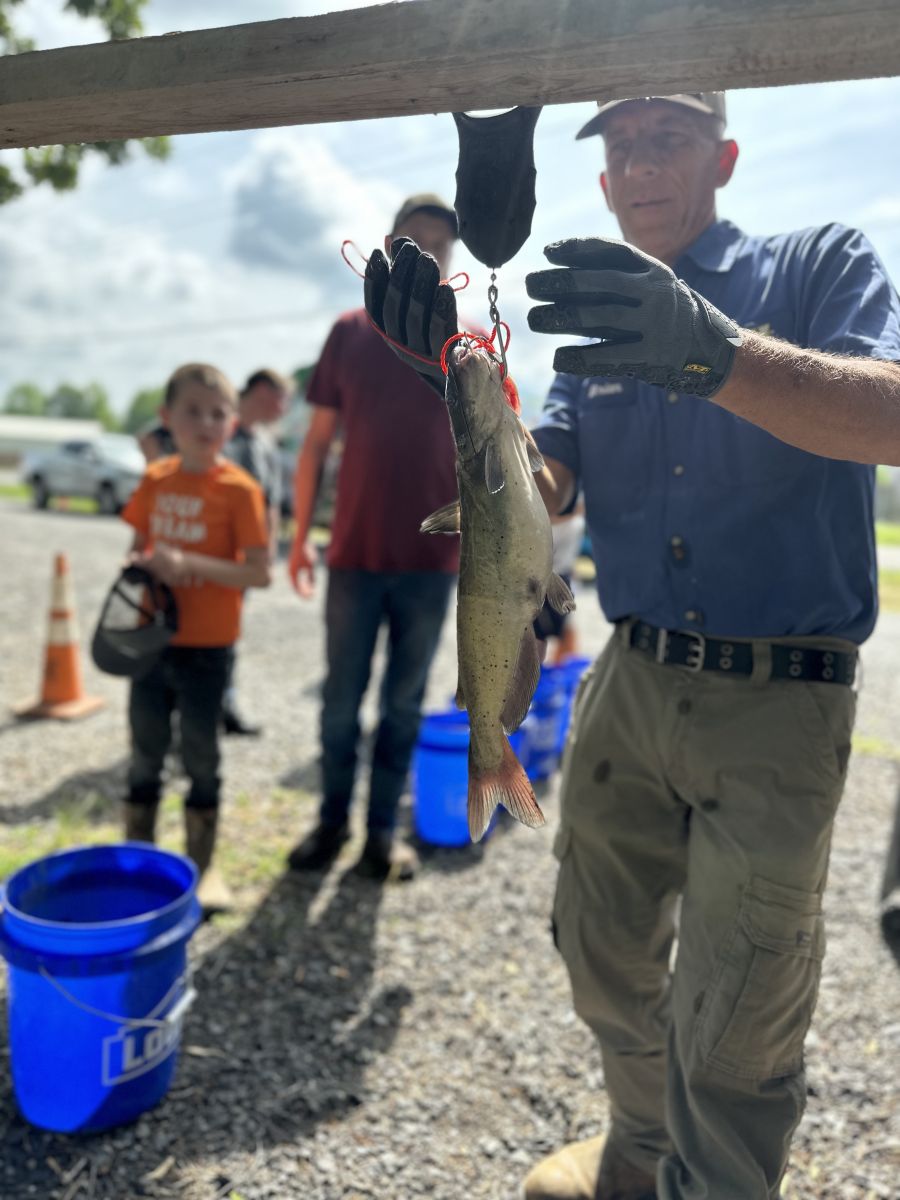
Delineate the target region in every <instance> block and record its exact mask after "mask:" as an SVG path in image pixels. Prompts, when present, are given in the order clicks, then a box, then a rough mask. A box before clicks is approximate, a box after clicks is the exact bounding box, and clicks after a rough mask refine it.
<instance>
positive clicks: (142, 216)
mask: <svg viewBox="0 0 900 1200" xmlns="http://www.w3.org/2000/svg"><path fill="white" fill-rule="evenodd" d="M362 2H363V0H351V2H344V0H254V3H253V4H252V5H251V4H248V3H247V2H246V0H217V2H216V0H209V2H206V3H201V2H199V0H150V3H149V4H148V5H147V8H146V12H145V27H146V32H147V33H149V34H159V33H166V32H168V31H170V30H188V29H201V28H210V27H213V26H220V25H231V24H235V23H238V22H241V21H243V20H247V19H248V18H249V17H250V16H251V15H252V19H253V20H267V19H271V18H277V17H287V16H306V15H310V14H312V13H315V12H322V11H330V10H334V9H337V8H351V7H359V6H360V4H361V3H362ZM61 9H62V0H24V3H23V4H22V5H21V6H20V7H18V8H17V9H15V13H16V17H17V21H18V24H19V31H20V32H21V33H23V34H28V35H30V36H32V37H34V38H35V39H36V40H37V42H38V45H39V46H40V47H41V48H50V47H53V46H64V45H74V44H78V43H84V42H88V41H96V40H100V39H101V37H102V31H101V30H100V28H99V26H94V25H93V24H92V23H91V22H87V21H83V20H80V19H79V18H77V17H74V16H71V15H69V16H66V15H64V14H63V13H62V12H61ZM591 111H592V106H591V105H589V104H576V105H561V106H556V107H553V108H547V109H545V110H544V112H543V114H542V116H541V119H540V121H539V123H538V127H537V135H536V139H535V156H536V162H537V169H538V182H537V193H538V206H537V212H536V214H535V220H534V228H533V233H532V236H531V238H530V240H529V241H528V243H527V244H526V246H525V248H524V250H522V251H521V252H520V254H519V255H518V257H517V258H516V259H515V260H514V261H513V262H512V263H510V264H508V265H507V266H506V267H505V268H504V269H503V271H502V272H501V275H500V289H501V292H500V296H501V299H500V307H501V311H502V314H503V316H504V317H505V318H506V320H508V321H509V323H510V325H511V326H512V330H513V343H512V348H511V350H510V359H511V365H512V370H513V373H514V374H515V375H516V377H517V380H518V382H519V386H520V389H521V391H522V392H523V395H524V396H525V398H526V400H527V402H528V406H529V407H531V406H533V405H534V404H536V403H537V402H538V401H539V398H540V396H541V395H542V393H543V392H544V390H545V389H546V386H547V383H548V382H549V379H550V362H551V360H552V348H553V346H552V343H551V342H550V340H549V339H546V338H538V337H536V336H535V335H533V334H531V333H529V331H528V329H527V327H526V326H525V322H524V314H525V311H526V309H527V299H526V297H525V296H524V290H523V285H522V281H523V277H524V275H525V273H526V272H527V271H529V270H533V269H535V268H536V267H537V266H539V265H540V263H541V262H542V261H543V259H542V256H541V248H542V246H543V245H544V244H545V243H546V242H549V241H553V240H556V239H558V238H561V237H567V236H573V235H577V234H587V233H599V234H607V235H615V234H616V233H617V229H616V227H615V225H614V222H613V219H612V217H611V216H610V215H609V214H608V213H607V212H606V210H605V207H604V205H603V201H602V196H601V194H600V191H599V188H598V185H597V174H598V172H599V170H600V169H601V165H602V164H601V162H600V159H599V151H600V143H599V141H598V140H597V139H589V140H587V141H584V142H578V143H576V142H575V141H574V134H575V132H576V130H577V129H578V128H579V126H580V125H581V124H582V123H583V121H584V120H586V119H587V118H588V116H589V115H590V113H591ZM729 114H730V127H731V133H732V135H733V136H734V137H735V138H736V139H737V141H738V143H739V144H740V147H741V157H740V161H739V164H738V169H737V172H736V174H735V177H734V179H733V181H732V183H731V184H730V185H729V186H728V188H727V190H726V191H724V192H723V193H722V195H721V199H720V206H719V207H720V214H721V215H723V216H727V217H729V218H730V219H732V220H734V221H735V222H736V223H738V224H739V225H741V226H742V227H743V228H745V229H746V230H748V231H749V232H753V233H766V232H777V231H781V230H786V229H791V228H796V227H800V226H806V225H814V224H820V223H824V222H827V221H841V222H844V223H846V224H850V225H856V226H858V227H861V228H862V229H863V230H865V232H866V233H867V234H868V235H869V237H870V238H871V240H872V241H873V242H874V244H875V246H876V248H877V250H878V252H879V253H880V254H881V256H882V258H883V259H884V260H885V262H886V264H887V266H888V269H889V271H890V272H891V274H892V275H893V276H894V278H895V279H897V280H900V170H898V160H897V154H896V126H897V118H898V114H900V79H891V80H870V81H864V82H857V83H844V84H825V85H819V86H814V87H794V88H775V89H763V90H758V91H745V92H733V93H731V95H730V97H729ZM172 144H173V153H172V156H171V158H170V159H169V160H168V161H167V162H165V163H158V162H156V161H154V160H150V159H145V158H136V159H135V161H134V162H133V163H130V164H129V165H126V166H124V167H119V168H109V167H105V166H103V165H102V164H101V163H100V162H99V161H98V162H96V163H90V164H89V165H88V166H87V167H86V168H85V169H84V170H83V174H82V180H81V183H80V186H79V188H78V190H77V191H76V192H73V193H69V194H63V195H55V194H53V193H52V192H50V191H49V190H46V189H38V190H35V191H32V192H30V193H29V194H27V195H26V196H25V197H24V198H23V199H20V200H18V201H15V202H14V203H12V204H8V205H5V206H3V207H0V280H2V283H0V398H2V396H3V395H5V393H6V390H7V389H8V388H9V387H10V386H11V385H13V384H15V383H17V382H20V381H23V380H30V381H33V382H35V383H37V384H39V385H41V386H42V387H45V388H51V387H53V386H55V385H56V384H57V383H59V382H61V381H68V382H71V383H74V384H76V385H79V386H81V385H84V384H86V383H88V382H91V381H96V382H99V383H101V384H103V385H104V386H105V387H106V388H107V389H108V391H109V392H110V395H111V398H112V401H113V405H114V407H115V408H117V409H120V410H122V409H124V408H125V407H126V406H127V404H128V403H129V401H130V399H131V397H132V396H133V395H134V393H135V392H136V391H137V390H139V389H141V388H145V387H153V386H156V385H158V384H160V383H161V382H162V381H163V380H164V379H165V378H166V376H167V375H168V374H169V373H170V371H171V370H172V369H173V368H174V367H175V366H177V365H178V363H180V362H183V361H185V360H188V359H195V360H196V359H205V360H208V361H211V362H213V363H216V364H217V365H219V366H221V367H222V368H223V369H224V370H225V371H226V372H228V373H229V374H230V375H231V376H232V377H233V378H234V379H235V380H236V381H238V382H240V381H241V380H242V378H243V377H244V376H245V375H246V374H247V373H248V372H249V371H251V370H253V369H255V368H256V367H258V366H261V365H268V366H274V367H276V368H279V369H281V370H284V371H291V370H293V369H294V368H295V367H297V366H300V365H303V364H306V363H309V362H312V361H314V360H315V358H316V355H317V353H318V349H319V347H320V346H321V343H322V340H323V339H324V337H325V335H326V333H327V331H328V328H329V326H330V324H331V322H332V320H333V319H334V317H335V316H336V315H337V314H338V313H339V312H341V311H342V310H344V309H346V308H349V307H353V306H355V305H357V304H359V303H360V302H361V286H362V285H361V283H360V281H359V280H358V279H357V278H356V277H355V276H354V275H353V274H352V273H351V272H350V271H349V269H348V268H347V267H346V266H345V265H344V263H343V262H342V261H341V258H340V254H339V251H340V244H341V242H342V240H343V239H344V238H352V239H354V241H356V242H357V244H358V245H359V246H360V247H361V248H362V249H363V250H365V251H366V252H368V250H369V249H371V247H372V246H375V245H377V244H380V242H381V240H382V238H383V235H384V233H385V232H386V230H387V228H388V227H389V224H390V220H391V217H392V215H393V213H394V211H395V210H396V208H397V207H398V205H399V203H400V201H401V200H402V199H403V197H404V196H406V195H408V194H409V193H411V192H415V191H421V190H436V191H438V192H440V193H442V194H443V195H444V196H446V197H447V198H448V199H450V200H452V198H453V194H454V191H455V182H454V173H455V170H456V159H457V140H456V130H455V126H454V124H453V121H452V119H451V117H450V116H436V117H408V118H402V119H394V120H384V121H360V122H353V123H348V124H343V125H318V126H310V127H306V128H302V127H297V128H283V129H272V130H258V131H251V132H237V133H220V134H194V135H189V136H182V137H177V138H174V139H173V143H172ZM891 147H894V149H891ZM0 161H3V162H7V163H11V164H15V162H16V161H17V154H16V152H13V151H6V152H3V153H0ZM454 265H455V266H456V267H458V268H464V269H467V270H469V271H470V273H471V275H472V286H471V287H470V289H469V290H468V292H466V293H465V294H464V296H463V297H461V298H460V307H461V308H462V309H463V311H464V313H465V314H466V315H468V316H469V317H470V318H472V319H474V320H477V321H480V322H485V321H486V301H485V299H484V293H485V289H486V287H487V283H488V279H487V271H486V270H485V269H484V268H482V267H481V266H479V265H478V264H476V263H473V262H472V260H471V259H470V258H469V256H468V255H467V253H466V252H465V251H464V249H463V248H462V247H460V250H459V253H458V254H457V256H456V260H455V263H454Z"/></svg>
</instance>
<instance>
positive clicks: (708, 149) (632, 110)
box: [600, 100, 737, 265]
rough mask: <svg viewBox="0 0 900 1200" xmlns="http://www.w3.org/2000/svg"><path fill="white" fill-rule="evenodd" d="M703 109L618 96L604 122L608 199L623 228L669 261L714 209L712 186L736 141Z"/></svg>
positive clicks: (722, 178)
mask: <svg viewBox="0 0 900 1200" xmlns="http://www.w3.org/2000/svg"><path fill="white" fill-rule="evenodd" d="M716 132H717V130H716V125H715V123H714V122H713V121H712V120H711V119H709V118H706V117H704V116H703V115H702V114H700V113H694V112H692V111H691V110H690V109H687V108H684V107H682V106H679V105H676V104H668V103H666V101H664V100H653V101H649V102H648V101H646V100H640V101H634V102H633V103H629V104H623V105H622V106H621V107H620V108H617V109H616V110H615V111H614V112H613V113H612V114H611V115H610V117H609V119H608V120H607V122H606V124H605V125H604V128H603V142H604V145H605V147H606V171H605V172H604V173H603V175H601V176H600V182H601V185H602V187H603V192H604V195H605V196H606V203H607V204H608V205H609V208H610V210H611V211H612V212H614V213H615V215H616V217H617V219H618V222H619V226H620V228H621V230H622V236H623V237H624V238H625V240H626V241H628V242H631V243H632V245H634V246H637V247H638V249H640V250H644V251H645V252H646V253H647V254H652V255H653V256H654V257H655V258H659V259H661V260H662V261H663V262H668V263H669V264H670V265H671V264H672V263H673V262H674V261H675V259H676V258H677V257H678V255H679V254H680V253H681V251H682V250H684V249H686V248H687V247H688V246H689V245H690V244H691V243H692V242H693V241H694V239H695V238H697V237H698V236H699V235H700V234H701V233H702V232H703V230H704V229H705V228H706V227H707V225H709V224H710V223H711V222H712V221H713V220H714V219H715V215H716V189H717V188H719V187H722V186H723V185H724V184H726V183H727V182H728V180H729V179H730V178H731V172H732V170H733V169H734V162H735V159H736V157H737V146H736V145H735V143H734V142H731V141H727V142H726V141H720V140H719V139H718V138H717V136H716Z"/></svg>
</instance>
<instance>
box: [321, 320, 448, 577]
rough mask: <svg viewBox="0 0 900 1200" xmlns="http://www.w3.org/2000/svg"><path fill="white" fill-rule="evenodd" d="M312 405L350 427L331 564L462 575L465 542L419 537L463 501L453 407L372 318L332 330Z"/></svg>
mask: <svg viewBox="0 0 900 1200" xmlns="http://www.w3.org/2000/svg"><path fill="white" fill-rule="evenodd" d="M306 398H307V400H308V401H309V403H310V404H316V405H321V406H322V407H323V408H333V409H336V410H337V411H338V412H339V413H340V415H341V424H342V427H343V438H344V453H343V457H342V459H341V465H340V470H339V472H338V480H337V495H336V500H335V514H334V521H333V524H332V529H331V546H330V548H329V551H328V565H329V566H330V567H338V568H342V569H344V570H357V571H448V572H454V571H457V570H458V569H459V538H457V537H450V536H448V535H447V534H438V533H419V526H420V525H421V523H422V521H423V520H424V519H425V518H426V517H427V516H428V515H429V514H430V513H432V512H434V510H435V509H437V508H441V506H442V505H444V504H449V503H450V501H451V500H454V499H456V497H457V495H458V494H459V493H458V489H457V485H456V449H455V446H454V443H453V435H452V434H451V432H450V421H449V418H448V416H447V409H446V406H445V404H444V401H443V400H442V399H441V397H440V396H439V395H438V394H437V393H436V392H434V391H433V390H432V389H431V388H430V387H429V386H428V384H426V383H423V382H422V381H421V379H419V377H418V375H417V374H416V373H415V371H413V370H412V368H411V367H409V366H407V365H406V364H405V363H403V362H401V361H400V359H399V358H398V357H397V355H396V354H395V353H394V352H393V350H391V348H390V346H388V344H387V343H386V342H385V341H384V340H383V339H382V338H381V336H380V335H379V334H378V333H376V332H375V330H374V329H373V328H372V326H371V325H370V324H369V321H368V318H367V316H366V312H365V309H359V310H357V311H356V312H349V313H344V315H343V316H342V317H340V318H339V319H338V320H337V321H336V322H335V324H334V325H333V327H332V330H331V333H330V334H329V335H328V340H327V341H326V342H325V347H324V349H323V350H322V357H321V358H320V359H319V362H318V364H317V366H316V369H315V371H314V372H313V376H312V379H311V380H310V382H309V388H308V390H307V394H306Z"/></svg>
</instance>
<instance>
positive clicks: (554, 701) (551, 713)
mask: <svg viewBox="0 0 900 1200" xmlns="http://www.w3.org/2000/svg"><path fill="white" fill-rule="evenodd" d="M567 698H568V692H567V687H566V676H565V669H564V668H563V667H555V666H545V667H543V668H542V669H541V676H540V679H539V680H538V685H537V688H536V690H535V693H534V699H533V700H532V701H531V708H530V709H529V710H528V716H527V717H526V718H525V720H524V721H523V722H522V737H523V741H524V743H525V747H526V751H525V756H524V757H525V770H526V771H527V772H528V778H529V779H531V780H537V779H546V778H547V777H548V776H550V775H552V774H553V772H554V771H555V770H556V768H557V767H558V766H559V760H560V757H561V756H562V750H563V745H564V744H565V740H566V727H567V723H568V707H567V703H566V701H567Z"/></svg>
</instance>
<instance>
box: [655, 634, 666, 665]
mask: <svg viewBox="0 0 900 1200" xmlns="http://www.w3.org/2000/svg"><path fill="white" fill-rule="evenodd" d="M668 653H669V631H668V629H657V631H656V661H657V662H658V663H664V662H665V661H666V655H667V654H668Z"/></svg>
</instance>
